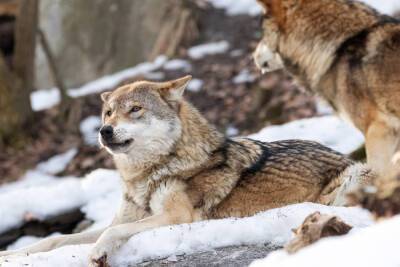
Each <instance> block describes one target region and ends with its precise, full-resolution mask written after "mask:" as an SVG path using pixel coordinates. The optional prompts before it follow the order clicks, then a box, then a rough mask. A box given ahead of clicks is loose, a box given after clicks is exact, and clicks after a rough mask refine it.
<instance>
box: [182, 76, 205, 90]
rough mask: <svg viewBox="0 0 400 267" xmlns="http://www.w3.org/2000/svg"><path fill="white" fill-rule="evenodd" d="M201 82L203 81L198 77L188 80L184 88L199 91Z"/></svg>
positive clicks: (201, 85)
mask: <svg viewBox="0 0 400 267" xmlns="http://www.w3.org/2000/svg"><path fill="white" fill-rule="evenodd" d="M203 84H204V82H203V81H202V80H200V79H192V80H191V81H190V82H189V84H188V86H187V88H186V89H187V90H189V91H190V92H194V93H197V92H200V90H201V87H203Z"/></svg>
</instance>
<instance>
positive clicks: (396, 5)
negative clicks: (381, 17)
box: [358, 0, 400, 15]
mask: <svg viewBox="0 0 400 267" xmlns="http://www.w3.org/2000/svg"><path fill="white" fill-rule="evenodd" d="M358 1H360V2H364V3H366V4H368V5H370V6H372V7H373V8H375V9H376V10H378V11H379V12H381V13H384V14H387V15H393V14H394V13H395V12H397V11H400V1H398V0H384V1H382V0H358Z"/></svg>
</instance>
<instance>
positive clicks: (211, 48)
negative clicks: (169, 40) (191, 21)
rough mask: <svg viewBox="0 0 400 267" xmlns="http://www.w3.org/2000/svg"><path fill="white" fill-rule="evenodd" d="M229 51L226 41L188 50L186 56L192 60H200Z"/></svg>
mask: <svg viewBox="0 0 400 267" xmlns="http://www.w3.org/2000/svg"><path fill="white" fill-rule="evenodd" d="M228 49H229V43H228V42H227V41H220V42H215V43H207V44H201V45H197V46H193V47H191V48H189V49H188V55H189V57H191V58H192V59H201V58H203V57H205V56H209V55H216V54H223V53H225V52H227V51H228Z"/></svg>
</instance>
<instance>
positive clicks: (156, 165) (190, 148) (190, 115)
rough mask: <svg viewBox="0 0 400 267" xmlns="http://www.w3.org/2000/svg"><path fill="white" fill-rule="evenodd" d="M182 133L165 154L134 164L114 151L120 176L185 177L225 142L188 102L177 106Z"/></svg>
mask: <svg viewBox="0 0 400 267" xmlns="http://www.w3.org/2000/svg"><path fill="white" fill-rule="evenodd" d="M179 117H180V120H181V128H182V134H181V137H180V138H179V140H178V141H177V142H176V143H175V145H174V146H173V147H172V149H171V151H169V153H168V154H167V155H163V156H155V157H151V156H150V157H148V159H149V160H148V161H146V162H144V163H141V164H134V163H133V161H131V160H129V157H128V156H126V155H115V156H114V161H115V163H116V166H117V169H118V171H119V172H120V174H121V176H122V178H123V180H125V181H133V180H138V179H140V180H142V179H145V180H160V179H162V178H163V177H176V178H181V179H185V178H187V176H189V175H190V174H191V173H195V172H196V170H198V169H200V168H201V167H202V166H203V165H204V164H206V163H207V161H208V160H209V158H210V155H211V154H212V152H213V151H214V150H216V149H217V148H219V147H220V146H221V145H222V143H223V142H224V136H223V135H222V134H221V133H219V132H218V131H217V130H216V129H215V128H214V127H213V126H211V125H210V124H209V123H208V122H207V120H206V119H205V118H204V117H203V116H202V115H201V114H200V113H199V112H198V111H197V110H196V109H195V108H194V107H193V106H192V105H190V104H189V103H188V102H186V101H182V103H181V104H180V107H179Z"/></svg>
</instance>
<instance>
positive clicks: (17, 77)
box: [0, 0, 38, 149]
mask: <svg viewBox="0 0 400 267" xmlns="http://www.w3.org/2000/svg"><path fill="white" fill-rule="evenodd" d="M37 20H38V0H20V2H19V12H18V16H17V25H16V30H15V43H16V44H15V50H14V51H15V52H14V60H13V66H12V69H11V70H10V69H9V68H8V67H7V65H6V63H5V61H4V57H3V55H0V95H1V98H0V114H1V117H0V149H2V148H3V147H4V145H5V144H9V143H10V142H12V141H13V140H16V139H19V137H20V136H21V135H22V132H23V131H22V130H21V129H22V126H23V125H25V124H26V122H27V121H28V120H29V119H30V118H31V116H32V113H33V112H32V109H31V105H30V93H31V91H32V90H33V82H34V58H35V44H36V31H37ZM11 145H12V144H11Z"/></svg>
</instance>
